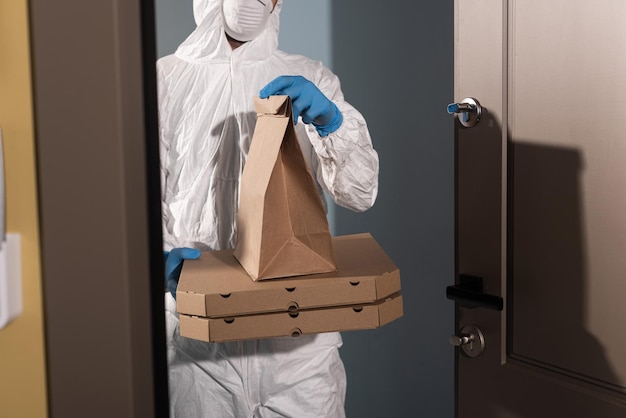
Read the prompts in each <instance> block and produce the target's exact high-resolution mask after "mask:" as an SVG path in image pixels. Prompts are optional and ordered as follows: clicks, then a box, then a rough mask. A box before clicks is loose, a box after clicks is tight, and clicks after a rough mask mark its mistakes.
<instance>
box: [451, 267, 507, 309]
mask: <svg viewBox="0 0 626 418" xmlns="http://www.w3.org/2000/svg"><path fill="white" fill-rule="evenodd" d="M446 297H447V298H448V299H451V300H454V301H456V302H458V303H459V304H461V305H463V306H465V307H468V308H486V309H492V310H495V311H501V310H502V308H503V307H504V301H503V299H502V298H501V297H500V296H496V295H490V294H487V293H483V278H482V277H478V276H471V275H468V274H461V275H459V284H457V285H453V286H448V287H447V288H446Z"/></svg>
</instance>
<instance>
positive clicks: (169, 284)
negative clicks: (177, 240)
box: [163, 247, 200, 299]
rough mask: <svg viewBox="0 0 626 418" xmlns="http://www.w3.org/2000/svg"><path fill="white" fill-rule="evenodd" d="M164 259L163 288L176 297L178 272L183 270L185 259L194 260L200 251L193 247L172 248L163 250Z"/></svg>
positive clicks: (198, 256)
mask: <svg viewBox="0 0 626 418" xmlns="http://www.w3.org/2000/svg"><path fill="white" fill-rule="evenodd" d="M163 257H164V261H165V289H167V290H169V292H170V293H171V294H172V296H173V297H174V299H176V288H177V287H178V279H179V278H180V272H181V271H182V270H183V262H184V261H185V260H195V259H198V258H200V251H199V250H196V249H194V248H187V247H182V248H174V249H173V250H172V251H163Z"/></svg>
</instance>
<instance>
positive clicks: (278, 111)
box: [234, 96, 337, 280]
mask: <svg viewBox="0 0 626 418" xmlns="http://www.w3.org/2000/svg"><path fill="white" fill-rule="evenodd" d="M254 103H255V107H256V111H257V116H258V119H257V124H256V127H255V130H254V135H253V136H252V143H251V145H250V150H249V152H248V157H247V160H246V165H245V167H244V170H243V174H242V178H241V189H240V195H239V212H238V215H237V246H236V248H235V252H234V254H235V257H236V258H237V260H239V262H240V263H241V265H242V266H243V268H244V269H245V270H246V271H247V272H248V274H249V275H250V277H251V278H252V279H253V280H262V279H271V278H278V277H289V276H299V275H305V274H313V273H326V272H330V271H335V270H337V262H336V259H335V252H334V248H333V241H332V237H331V234H330V229H329V227H328V220H327V219H326V213H325V211H324V206H323V205H322V201H321V199H320V195H319V193H318V189H317V186H316V184H315V182H314V180H313V177H312V175H311V171H310V168H309V166H308V163H307V161H306V160H305V158H304V156H303V154H302V150H301V149H300V144H299V143H298V138H297V136H296V131H295V129H294V124H293V122H292V111H291V100H290V99H289V96H270V97H269V98H267V99H260V98H258V97H257V98H255V102H254Z"/></svg>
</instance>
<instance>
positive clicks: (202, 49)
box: [175, 0, 283, 62]
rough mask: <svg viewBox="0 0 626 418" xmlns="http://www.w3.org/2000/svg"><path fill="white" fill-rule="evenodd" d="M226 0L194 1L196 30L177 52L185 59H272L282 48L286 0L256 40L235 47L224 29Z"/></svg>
mask: <svg viewBox="0 0 626 418" xmlns="http://www.w3.org/2000/svg"><path fill="white" fill-rule="evenodd" d="M222 4H223V0H194V1H193V16H194V20H195V21H196V29H195V30H194V31H193V32H192V33H191V34H190V35H189V37H187V39H185V41H184V42H183V43H182V44H181V45H180V46H179V47H178V49H177V50H176V53H175V55H176V56H177V57H178V58H180V59H183V60H185V61H195V62H202V61H221V60H225V61H228V60H229V59H230V58H231V56H235V55H236V56H237V57H238V58H239V59H240V60H243V61H259V60H264V59H266V58H268V57H269V56H270V55H271V54H272V53H273V52H274V51H276V49H277V48H278V30H279V23H280V18H279V16H280V10H281V8H282V4H283V0H278V2H277V3H276V7H274V10H273V11H272V14H271V15H270V18H269V21H268V23H267V26H266V28H265V29H264V30H263V32H261V34H260V35H259V36H258V37H256V38H255V39H253V40H251V41H248V42H246V43H244V44H243V45H241V46H240V47H239V48H237V49H235V50H233V49H232V48H231V47H230V44H229V43H228V39H227V38H226V34H225V32H224V19H223V12H222Z"/></svg>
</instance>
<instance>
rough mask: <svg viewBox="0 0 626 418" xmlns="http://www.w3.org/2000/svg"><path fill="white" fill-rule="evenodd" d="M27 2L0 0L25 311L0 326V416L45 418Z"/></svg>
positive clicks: (5, 128) (11, 196)
mask: <svg viewBox="0 0 626 418" xmlns="http://www.w3.org/2000/svg"><path fill="white" fill-rule="evenodd" d="M30 75H31V72H30V55H29V30H28V4H27V0H0V128H1V129H2V134H3V135H2V136H3V139H4V151H5V170H6V180H7V183H6V192H7V230H8V232H13V233H19V234H21V237H22V274H23V281H22V286H23V293H24V312H23V314H22V316H20V317H19V318H18V319H16V320H15V321H13V322H12V323H10V324H9V325H8V326H7V327H6V328H4V329H1V330H0V417H11V418H20V417H28V418H41V417H47V415H48V414H47V405H46V375H45V354H44V353H45V350H44V337H43V310H42V295H41V268H40V262H39V260H40V257H39V231H38V222H37V192H36V190H37V189H36V174H35V152H34V133H33V110H32V95H31V78H30Z"/></svg>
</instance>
